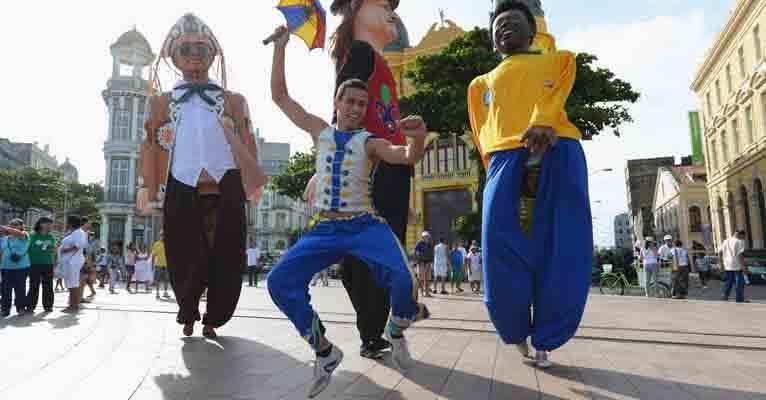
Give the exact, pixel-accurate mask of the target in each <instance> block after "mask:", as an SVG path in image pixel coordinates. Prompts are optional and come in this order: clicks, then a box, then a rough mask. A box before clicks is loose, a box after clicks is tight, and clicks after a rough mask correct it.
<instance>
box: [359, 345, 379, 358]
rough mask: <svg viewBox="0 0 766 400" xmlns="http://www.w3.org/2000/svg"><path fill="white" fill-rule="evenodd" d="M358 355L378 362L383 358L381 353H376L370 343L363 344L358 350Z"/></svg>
mask: <svg viewBox="0 0 766 400" xmlns="http://www.w3.org/2000/svg"><path fill="white" fill-rule="evenodd" d="M359 355H360V356H362V357H364V358H369V359H371V360H380V359H381V358H383V352H381V351H377V350H375V349H374V348H373V347H372V344H371V343H365V344H363V345H362V346H361V347H360V348H359Z"/></svg>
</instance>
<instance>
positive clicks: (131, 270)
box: [125, 242, 138, 293]
mask: <svg viewBox="0 0 766 400" xmlns="http://www.w3.org/2000/svg"><path fill="white" fill-rule="evenodd" d="M136 256H138V250H137V249H136V244H135V243H133V242H130V243H128V248H127V250H126V251H125V269H126V270H127V272H128V283H127V288H128V293H130V282H132V281H133V275H135V274H136ZM136 290H138V282H136Z"/></svg>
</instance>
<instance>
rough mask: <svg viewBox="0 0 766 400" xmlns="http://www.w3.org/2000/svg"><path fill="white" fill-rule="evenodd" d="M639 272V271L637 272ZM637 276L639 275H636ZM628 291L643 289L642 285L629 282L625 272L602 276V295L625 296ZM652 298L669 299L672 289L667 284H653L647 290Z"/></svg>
mask: <svg viewBox="0 0 766 400" xmlns="http://www.w3.org/2000/svg"><path fill="white" fill-rule="evenodd" d="M629 268H632V269H633V270H636V267H635V266H632V265H631V266H630V267H629ZM636 272H638V271H636ZM636 275H638V274H637V273H636ZM626 287H627V288H628V289H642V288H641V285H640V284H639V283H638V282H636V283H635V284H634V283H632V282H630V281H629V280H628V277H627V276H626V275H625V274H624V273H623V272H611V271H609V272H606V271H605V272H604V273H603V274H601V281H600V282H599V291H600V292H601V294H611V295H620V296H624V295H625V288H626ZM646 290H647V293H648V294H649V296H650V297H659V298H663V299H666V298H669V297H670V294H671V289H670V286H669V285H668V284H666V283H665V282H658V281H655V282H652V284H651V285H650V286H649V287H647V288H646Z"/></svg>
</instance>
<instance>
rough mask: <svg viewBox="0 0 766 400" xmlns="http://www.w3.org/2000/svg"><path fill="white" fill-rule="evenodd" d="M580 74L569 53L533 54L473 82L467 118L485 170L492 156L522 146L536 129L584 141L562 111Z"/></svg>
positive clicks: (517, 57)
mask: <svg viewBox="0 0 766 400" xmlns="http://www.w3.org/2000/svg"><path fill="white" fill-rule="evenodd" d="M576 73H577V62H576V58H575V55H574V54H573V53H571V52H568V51H553V52H550V53H544V54H538V53H532V52H530V53H521V54H515V55H512V56H509V57H507V58H506V59H505V60H503V62H502V63H500V65H498V66H497V67H496V68H495V69H494V70H492V71H491V72H489V73H487V74H485V75H482V76H479V77H477V78H476V79H474V80H473V82H471V85H470V86H469V88H468V115H469V118H470V120H471V130H472V131H473V139H474V143H476V146H477V147H478V150H479V153H480V154H481V156H482V159H483V160H484V165H485V167H486V166H487V164H488V163H489V155H490V154H492V153H493V152H497V151H503V150H512V149H515V148H519V147H521V146H522V143H521V138H522V137H523V136H524V134H525V133H526V131H527V129H529V128H530V127H532V126H547V127H551V128H553V129H555V130H556V133H557V134H558V136H559V137H566V138H572V139H577V140H579V139H581V138H582V134H581V133H580V131H579V130H578V129H577V127H576V126H574V124H572V123H571V122H570V121H569V118H568V117H567V113H566V111H565V109H564V107H565V106H566V101H567V98H568V97H569V93H570V92H571V91H572V87H573V86H574V81H575V75H576Z"/></svg>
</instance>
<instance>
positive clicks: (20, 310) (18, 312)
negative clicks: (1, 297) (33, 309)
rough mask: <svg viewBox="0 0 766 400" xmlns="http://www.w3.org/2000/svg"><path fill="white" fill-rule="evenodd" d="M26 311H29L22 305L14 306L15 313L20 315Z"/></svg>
mask: <svg viewBox="0 0 766 400" xmlns="http://www.w3.org/2000/svg"><path fill="white" fill-rule="evenodd" d="M28 312H30V311H29V310H28V309H26V308H24V307H16V314H19V315H21V314H26V313H28Z"/></svg>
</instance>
